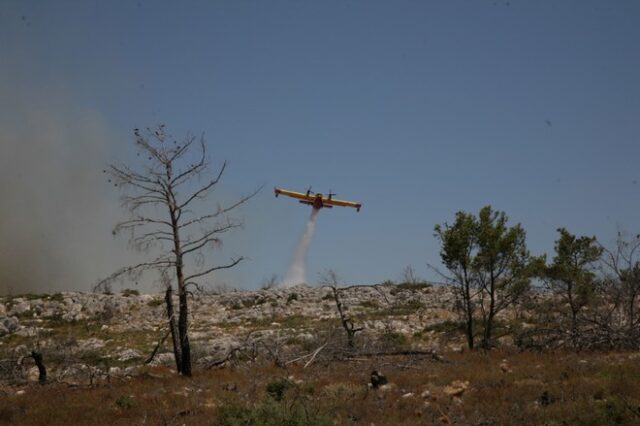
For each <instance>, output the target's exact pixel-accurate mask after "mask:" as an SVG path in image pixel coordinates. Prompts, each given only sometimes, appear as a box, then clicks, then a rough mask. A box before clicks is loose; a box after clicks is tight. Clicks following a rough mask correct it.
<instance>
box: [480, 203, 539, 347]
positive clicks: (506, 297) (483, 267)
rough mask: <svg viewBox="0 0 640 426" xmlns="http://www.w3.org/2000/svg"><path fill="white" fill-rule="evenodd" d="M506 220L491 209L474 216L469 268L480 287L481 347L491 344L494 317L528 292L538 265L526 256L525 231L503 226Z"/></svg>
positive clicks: (517, 225) (486, 208)
mask: <svg viewBox="0 0 640 426" xmlns="http://www.w3.org/2000/svg"><path fill="white" fill-rule="evenodd" d="M508 220H509V219H508V217H507V215H506V214H505V213H504V212H500V211H493V210H492V209H491V206H486V207H483V208H482V209H481V210H480V213H479V215H478V225H477V230H476V244H477V248H478V253H477V255H476V256H475V258H474V260H473V268H474V270H475V273H476V275H477V279H478V283H479V286H480V298H481V301H480V310H481V313H482V324H483V326H484V327H483V328H484V331H483V336H482V346H483V347H484V348H489V347H490V346H491V345H492V337H493V326H494V320H495V317H496V315H497V314H498V313H499V312H500V311H502V310H504V309H505V308H507V307H509V306H510V305H512V304H514V303H516V302H517V301H518V299H519V298H520V297H521V296H522V295H523V294H524V293H525V292H527V291H528V290H529V285H530V278H531V277H532V276H533V275H534V273H536V272H537V268H539V266H540V262H541V259H540V258H532V257H531V256H530V254H529V251H528V250H527V246H526V241H525V239H526V232H525V230H524V229H523V228H522V227H521V226H520V224H516V225H515V226H513V227H511V228H509V227H507V222H508Z"/></svg>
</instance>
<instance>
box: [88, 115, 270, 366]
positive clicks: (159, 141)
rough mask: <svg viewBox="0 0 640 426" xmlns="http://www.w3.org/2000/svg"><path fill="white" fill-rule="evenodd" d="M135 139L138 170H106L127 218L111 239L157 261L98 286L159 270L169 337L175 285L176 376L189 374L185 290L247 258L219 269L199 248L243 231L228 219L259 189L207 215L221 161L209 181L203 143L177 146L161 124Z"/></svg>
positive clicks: (186, 142) (194, 141) (191, 140)
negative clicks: (125, 239) (123, 239)
mask: <svg viewBox="0 0 640 426" xmlns="http://www.w3.org/2000/svg"><path fill="white" fill-rule="evenodd" d="M134 135H135V143H136V147H137V149H138V157H140V158H141V159H142V164H140V165H138V167H137V170H136V169H134V168H132V167H130V166H127V165H110V166H109V168H108V169H107V170H105V173H107V174H108V175H109V176H110V179H109V181H110V182H113V183H114V185H115V186H117V187H119V188H120V189H121V190H122V191H123V197H122V201H123V205H124V206H125V207H126V208H127V209H128V211H129V213H130V215H131V218H130V219H129V220H126V221H124V222H120V223H118V224H117V225H116V227H115V228H114V231H113V233H114V235H115V234H118V233H120V232H123V231H124V232H128V233H129V234H130V242H131V244H132V245H133V246H134V247H135V248H137V249H140V250H150V251H155V252H156V253H157V255H156V256H155V257H153V258H152V259H151V260H149V261H147V262H143V263H139V264H137V265H133V266H127V267H124V268H122V269H120V270H118V271H116V272H115V273H113V274H112V275H111V276H109V277H108V278H106V279H105V280H103V281H101V282H100V283H99V284H98V286H97V287H99V286H104V285H107V284H108V283H109V282H111V281H112V280H114V279H116V278H118V277H120V276H122V275H124V274H139V273H142V272H143V271H148V270H155V271H159V272H160V274H161V276H163V277H164V279H165V280H166V281H167V282H168V284H167V286H168V289H167V297H166V300H167V309H168V310H169V311H170V312H168V314H169V324H170V325H169V327H170V328H171V330H172V332H173V331H174V325H173V321H174V317H173V314H172V311H173V306H172V304H171V293H172V292H171V284H170V283H171V281H173V280H175V282H176V284H177V289H178V300H179V304H178V308H179V309H178V325H177V328H178V333H177V334H178V339H177V340H178V343H175V342H176V341H175V339H174V354H175V357H176V365H177V369H178V372H179V373H181V374H183V375H185V376H190V375H191V349H190V345H189V335H188V328H189V327H188V318H189V308H188V303H187V293H188V288H189V287H190V286H198V281H199V279H201V278H203V277H205V276H207V275H209V274H211V273H212V272H214V271H217V270H220V269H226V268H232V267H234V266H236V265H237V264H238V263H240V262H241V261H242V260H243V259H244V258H243V257H236V258H231V260H230V261H229V262H228V263H226V264H223V265H211V264H208V263H207V262H205V257H204V250H206V249H208V248H212V247H216V246H219V245H220V244H221V243H222V240H221V235H222V234H224V233H226V232H228V231H230V230H232V229H234V228H238V227H240V226H241V222H239V221H238V220H236V219H233V218H231V217H229V215H228V214H229V212H231V211H232V210H234V209H235V208H237V207H238V206H240V205H242V204H244V203H245V202H246V201H247V200H249V199H250V198H252V197H253V196H254V195H255V194H256V193H257V192H258V191H259V190H260V188H259V189H258V190H256V191H254V192H252V193H251V194H249V195H247V196H244V197H241V198H240V199H239V200H237V201H236V202H234V203H233V204H231V205H228V206H226V207H223V206H222V205H220V204H218V206H217V208H216V209H214V210H213V211H211V210H209V209H208V208H207V209H206V210H207V212H205V213H202V214H198V213H197V209H198V203H199V202H202V201H203V200H205V199H206V198H207V196H208V195H209V194H210V193H211V192H212V191H213V190H214V189H215V188H216V186H217V185H218V183H219V182H220V180H221V179H222V176H223V173H224V171H225V169H226V162H224V163H223V164H222V166H221V167H220V168H219V169H218V171H217V172H216V173H214V174H213V175H211V174H210V169H209V167H210V163H209V160H208V158H207V155H206V145H205V141H204V138H203V137H200V138H195V137H193V136H187V137H186V138H185V139H184V140H182V141H181V142H180V143H179V142H178V141H177V140H174V139H173V138H172V137H171V136H170V135H169V134H168V133H167V132H166V130H165V126H164V125H160V126H159V127H158V128H157V129H155V130H152V129H147V130H146V132H140V131H139V130H138V129H136V130H135V131H134ZM200 208H202V207H200Z"/></svg>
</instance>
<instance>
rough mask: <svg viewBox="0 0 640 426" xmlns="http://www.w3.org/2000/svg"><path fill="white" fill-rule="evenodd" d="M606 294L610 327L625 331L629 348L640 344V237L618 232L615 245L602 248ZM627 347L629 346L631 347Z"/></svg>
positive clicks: (604, 291) (639, 235) (604, 290)
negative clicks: (639, 312)
mask: <svg viewBox="0 0 640 426" xmlns="http://www.w3.org/2000/svg"><path fill="white" fill-rule="evenodd" d="M602 249H603V250H604V256H603V260H602V263H603V268H602V272H603V294H605V295H606V296H607V302H608V303H607V305H608V306H609V310H608V311H609V312H608V320H609V327H616V328H618V329H619V331H622V330H624V333H623V334H624V335H625V339H626V340H627V345H628V346H631V347H637V346H638V345H640V315H639V314H638V311H639V310H640V234H638V235H635V236H628V235H625V234H624V233H622V232H618V236H617V239H616V242H615V246H614V247H613V248H611V249H609V248H606V247H602ZM627 345H625V346H627Z"/></svg>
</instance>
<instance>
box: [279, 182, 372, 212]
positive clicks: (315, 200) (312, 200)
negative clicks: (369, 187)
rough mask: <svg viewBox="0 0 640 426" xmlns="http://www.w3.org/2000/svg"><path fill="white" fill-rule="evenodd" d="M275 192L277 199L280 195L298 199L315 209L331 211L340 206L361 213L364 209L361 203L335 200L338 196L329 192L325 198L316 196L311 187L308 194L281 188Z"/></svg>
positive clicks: (320, 195) (319, 195)
mask: <svg viewBox="0 0 640 426" xmlns="http://www.w3.org/2000/svg"><path fill="white" fill-rule="evenodd" d="M274 191H275V193H276V197H277V196H278V195H286V196H287V197H291V198H296V199H298V200H299V202H300V203H302V204H309V205H310V206H313V208H314V209H321V208H323V207H326V208H328V209H330V208H333V206H340V207H353V208H354V209H356V210H357V211H360V208H361V207H362V204H361V203H355V202H353V201H344V200H336V199H335V198H333V196H334V195H336V194H333V193H331V191H329V194H328V195H327V196H324V195H322V194H314V193H313V191H311V187H309V189H307V192H306V193H304V192H295V191H288V190H286V189H280V188H275V189H274Z"/></svg>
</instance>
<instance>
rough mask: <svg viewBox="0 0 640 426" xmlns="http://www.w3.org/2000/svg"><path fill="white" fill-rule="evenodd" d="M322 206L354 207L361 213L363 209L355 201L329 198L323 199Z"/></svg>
mask: <svg viewBox="0 0 640 426" xmlns="http://www.w3.org/2000/svg"><path fill="white" fill-rule="evenodd" d="M322 204H325V205H329V206H340V207H353V208H354V209H356V210H358V211H360V208H361V207H362V204H360V203H356V202H354V201H345V200H336V199H335V198H331V199H329V198H328V197H322Z"/></svg>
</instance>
